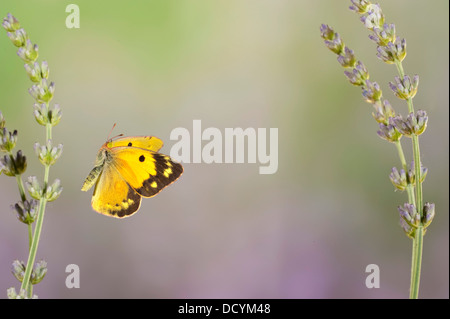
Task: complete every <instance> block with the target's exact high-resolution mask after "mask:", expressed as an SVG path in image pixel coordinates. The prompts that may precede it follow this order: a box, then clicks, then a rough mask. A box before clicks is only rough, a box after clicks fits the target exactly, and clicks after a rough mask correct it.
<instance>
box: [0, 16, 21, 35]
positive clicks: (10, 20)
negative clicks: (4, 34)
mask: <svg viewBox="0 0 450 319" xmlns="http://www.w3.org/2000/svg"><path fill="white" fill-rule="evenodd" d="M2 26H3V28H5V30H6V31H8V32H14V31H16V30H18V29H19V28H20V23H19V21H17V19H16V18H15V17H14V16H13V15H12V14H11V13H8V15H7V16H6V18H3V23H2Z"/></svg>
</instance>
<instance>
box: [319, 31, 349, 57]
mask: <svg viewBox="0 0 450 319" xmlns="http://www.w3.org/2000/svg"><path fill="white" fill-rule="evenodd" d="M320 34H321V36H322V38H323V39H324V40H325V41H324V43H325V45H326V46H327V48H328V49H330V50H331V51H332V52H334V53H336V54H338V55H341V53H342V52H344V48H345V45H344V42H342V40H341V37H340V36H339V33H337V32H334V30H333V29H332V28H331V27H330V26H328V25H326V24H322V25H321V26H320Z"/></svg>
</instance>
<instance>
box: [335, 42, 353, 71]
mask: <svg viewBox="0 0 450 319" xmlns="http://www.w3.org/2000/svg"><path fill="white" fill-rule="evenodd" d="M337 60H338V62H339V63H340V64H341V65H342V66H343V67H344V68H353V67H355V65H356V57H355V53H354V52H353V50H351V49H349V48H348V47H345V49H344V55H339V56H338V58H337Z"/></svg>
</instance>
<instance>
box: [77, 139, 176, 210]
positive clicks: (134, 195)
mask: <svg viewBox="0 0 450 319" xmlns="http://www.w3.org/2000/svg"><path fill="white" fill-rule="evenodd" d="M162 145H163V142H162V141H161V140H160V139H158V138H157V137H154V136H134V137H123V138H119V139H116V140H108V141H107V142H106V143H105V144H103V146H102V147H101V148H100V150H99V152H98V154H97V159H96V162H95V166H94V168H93V169H92V170H91V172H90V173H89V175H88V176H87V178H86V180H85V182H84V184H83V187H82V188H81V190H83V191H87V190H89V189H90V188H91V187H92V186H94V185H95V189H94V193H93V195H92V208H93V209H94V210H95V211H97V212H99V213H101V214H104V215H108V216H112V217H117V218H123V217H128V216H131V215H132V214H134V213H135V212H136V211H137V210H138V209H139V207H140V204H141V197H153V196H155V195H156V194H158V193H159V192H160V191H161V190H162V189H163V188H165V187H166V186H168V185H170V184H172V183H173V182H174V181H176V180H177V179H178V178H179V177H180V176H181V174H182V173H183V167H182V166H181V164H179V163H176V162H174V161H173V160H172V159H171V158H170V157H169V156H167V155H164V154H161V153H158V151H159V149H160V148H161V147H162Z"/></svg>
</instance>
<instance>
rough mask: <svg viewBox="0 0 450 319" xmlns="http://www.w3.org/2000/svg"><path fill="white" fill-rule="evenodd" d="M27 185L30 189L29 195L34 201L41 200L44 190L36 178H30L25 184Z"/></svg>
mask: <svg viewBox="0 0 450 319" xmlns="http://www.w3.org/2000/svg"><path fill="white" fill-rule="evenodd" d="M25 185H26V187H27V189H28V193H30V196H31V197H33V198H34V199H37V200H40V199H41V197H42V189H41V185H39V181H38V179H37V177H36V176H29V177H28V180H27V181H26V182H25Z"/></svg>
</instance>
